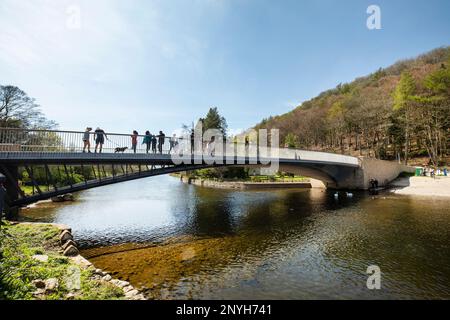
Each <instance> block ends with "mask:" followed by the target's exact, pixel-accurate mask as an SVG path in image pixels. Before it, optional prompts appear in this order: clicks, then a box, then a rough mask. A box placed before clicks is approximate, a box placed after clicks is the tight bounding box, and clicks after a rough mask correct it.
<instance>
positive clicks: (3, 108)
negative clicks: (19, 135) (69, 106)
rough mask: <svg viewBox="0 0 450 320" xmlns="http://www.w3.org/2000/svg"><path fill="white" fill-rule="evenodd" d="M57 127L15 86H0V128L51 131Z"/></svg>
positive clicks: (31, 99) (32, 100)
mask: <svg viewBox="0 0 450 320" xmlns="http://www.w3.org/2000/svg"><path fill="white" fill-rule="evenodd" d="M55 126H56V123H55V122H54V121H51V120H48V119H47V118H46V117H45V116H44V114H43V113H42V112H41V110H40V108H39V105H38V104H36V102H35V100H34V99H33V98H30V97H29V96H28V95H27V94H26V93H25V92H24V91H22V90H21V89H19V88H18V87H15V86H0V127H13V128H40V129H49V128H53V127H55Z"/></svg>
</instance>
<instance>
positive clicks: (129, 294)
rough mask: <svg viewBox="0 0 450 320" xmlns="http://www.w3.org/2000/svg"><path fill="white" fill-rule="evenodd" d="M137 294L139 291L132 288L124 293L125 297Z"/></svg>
mask: <svg viewBox="0 0 450 320" xmlns="http://www.w3.org/2000/svg"><path fill="white" fill-rule="evenodd" d="M138 294H139V291H137V290H136V289H134V290H131V291H128V292H126V293H125V297H127V298H131V297H134V296H137V295H138Z"/></svg>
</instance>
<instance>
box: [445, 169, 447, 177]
mask: <svg viewBox="0 0 450 320" xmlns="http://www.w3.org/2000/svg"><path fill="white" fill-rule="evenodd" d="M446 176H447V168H444V177H446Z"/></svg>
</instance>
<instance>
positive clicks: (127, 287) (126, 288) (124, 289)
mask: <svg viewBox="0 0 450 320" xmlns="http://www.w3.org/2000/svg"><path fill="white" fill-rule="evenodd" d="M133 290H134V288H133V286H126V287H124V288H123V292H125V293H128V292H130V291H133Z"/></svg>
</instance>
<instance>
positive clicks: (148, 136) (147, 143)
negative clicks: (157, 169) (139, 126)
mask: <svg viewBox="0 0 450 320" xmlns="http://www.w3.org/2000/svg"><path fill="white" fill-rule="evenodd" d="M142 144H145V146H146V148H145V150H146V152H147V153H148V152H149V151H150V146H151V144H152V135H151V134H150V131H148V130H147V131H145V137H144V140H143V141H142Z"/></svg>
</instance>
